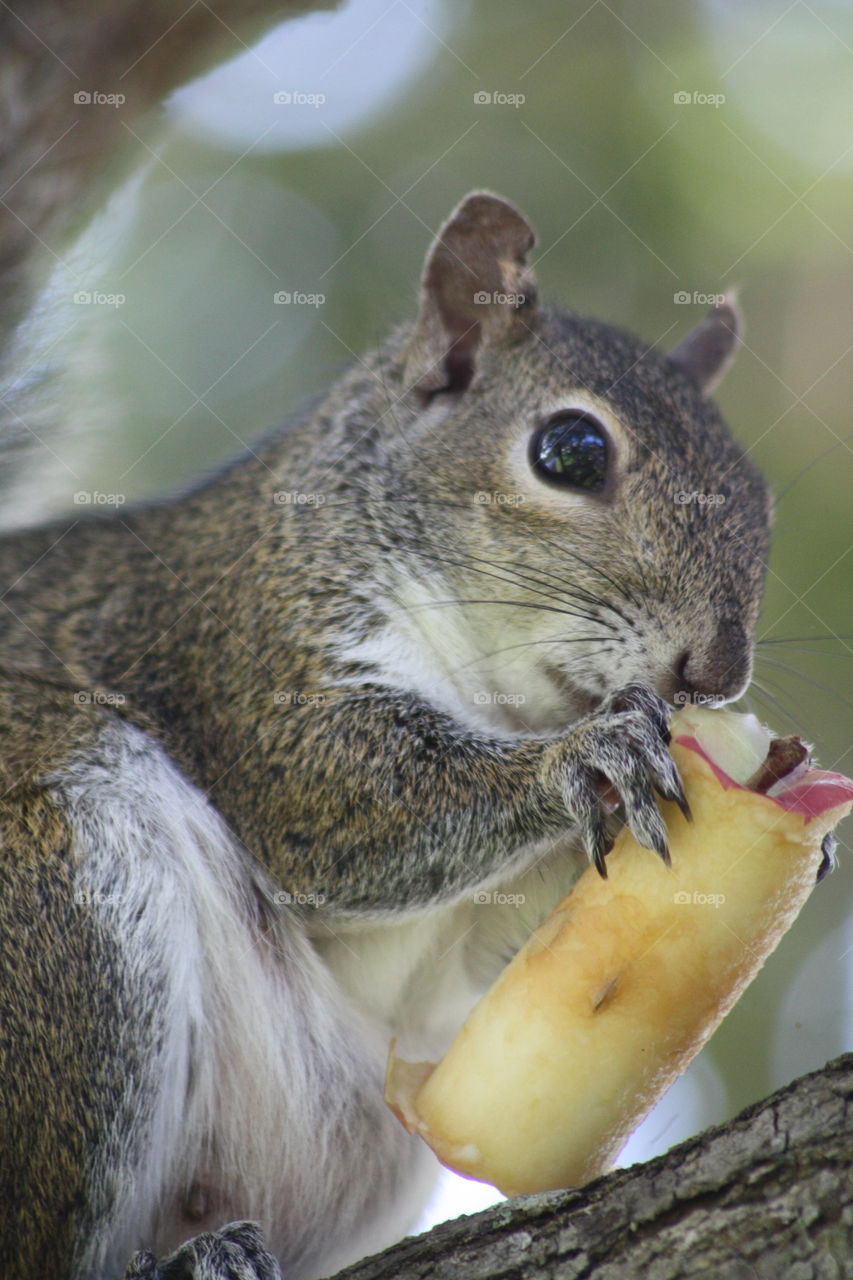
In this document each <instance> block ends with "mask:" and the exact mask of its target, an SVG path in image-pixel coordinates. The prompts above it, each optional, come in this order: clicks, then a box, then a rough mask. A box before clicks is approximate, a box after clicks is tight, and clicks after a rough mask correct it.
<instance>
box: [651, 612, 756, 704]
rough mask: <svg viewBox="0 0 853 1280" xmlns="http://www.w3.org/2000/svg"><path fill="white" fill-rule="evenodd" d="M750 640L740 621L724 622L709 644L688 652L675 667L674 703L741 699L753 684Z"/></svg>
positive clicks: (681, 655)
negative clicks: (750, 680) (751, 678)
mask: <svg viewBox="0 0 853 1280" xmlns="http://www.w3.org/2000/svg"><path fill="white" fill-rule="evenodd" d="M750 648H751V646H750V643H749V637H748V635H747V633H746V631H745V630H744V628H743V627H742V626H741V625H740V623H738V622H731V621H729V620H724V621H723V622H721V623H720V624H719V626H718V628H717V632H716V635H715V636H714V638H713V640H711V642H710V643H709V644H707V645H702V646H697V647H694V648H692V649H685V650H683V652H682V653H680V654H679V655H678V657H677V658H676V660H675V662H674V663H673V664H672V667H671V681H670V684H671V689H670V691H669V696H670V699H671V701H673V702H675V703H676V704H678V703H684V702H690V701H693V700H696V699H697V698H699V699H702V700H705V699H709V700H710V699H714V698H721V699H725V700H726V701H727V702H728V701H730V700H732V699H733V698H737V697H739V696H740V694H742V693H743V691H744V689H745V688H746V686H747V685H748V684H749V677H750V674H751V671H752V657H751V652H750Z"/></svg>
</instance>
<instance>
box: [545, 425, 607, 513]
mask: <svg viewBox="0 0 853 1280" xmlns="http://www.w3.org/2000/svg"><path fill="white" fill-rule="evenodd" d="M607 457H608V443H607V435H606V433H605V431H604V428H603V427H602V426H601V425H600V424H599V423H598V422H596V420H595V418H590V417H589V416H588V415H587V414H585V413H579V412H577V411H572V410H567V411H565V412H563V413H555V414H554V415H553V416H552V417H550V418H549V419H548V421H547V422H545V423H544V424H543V425H542V426H541V427H539V429H538V430H537V431H535V432H534V433H533V436H532V438H531V441H530V465H531V467H532V468H533V470H534V471H535V472H536V474H537V475H538V476H539V478H540V479H541V480H547V481H548V482H549V483H550V484H559V485H565V486H566V488H571V489H583V490H584V491H585V492H586V493H600V492H601V490H602V489H603V488H604V485H605V481H606V480H607Z"/></svg>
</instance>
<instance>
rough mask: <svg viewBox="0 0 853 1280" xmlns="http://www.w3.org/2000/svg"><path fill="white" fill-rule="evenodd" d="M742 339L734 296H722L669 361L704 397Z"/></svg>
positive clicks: (741, 326) (728, 294) (723, 371)
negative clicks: (675, 365) (680, 369)
mask: <svg viewBox="0 0 853 1280" xmlns="http://www.w3.org/2000/svg"><path fill="white" fill-rule="evenodd" d="M742 337H743V316H742V315H741V313H740V309H739V308H738V305H737V302H736V301H735V295H734V293H725V294H723V297H722V301H721V302H719V303H717V305H716V306H714V307H712V308H711V310H710V311H709V312H708V314H707V315H706V317H705V319H704V320H703V321H702V322H701V324H699V325H697V326H696V328H695V329H694V330H693V331H692V333H688V335H687V337H686V338H683V339H682V341H681V342H679V344H678V346H677V347H675V349H674V350H673V351H670V353H669V358H670V360H673V361H675V363H676V364H677V365H680V366H681V368H682V369H683V370H684V371H685V373H689V374H690V376H691V378H693V380H694V382H697V383H698V384H699V388H700V390H701V391H702V393H703V395H708V393H709V392H711V391H713V389H714V387H715V386H716V385H717V383H718V382H719V381H720V378H722V376H723V374H724V373H725V372H726V369H728V367H729V365H730V364H731V362H732V360H733V359H734V355H735V351H736V350H737V345H738V343H739V342H740V340H741V338H742Z"/></svg>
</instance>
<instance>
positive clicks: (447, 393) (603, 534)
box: [395, 192, 770, 727]
mask: <svg viewBox="0 0 853 1280" xmlns="http://www.w3.org/2000/svg"><path fill="white" fill-rule="evenodd" d="M533 243H534V236H533V232H532V231H531V228H530V226H529V225H528V223H527V221H526V220H525V219H524V218H523V217H522V215H521V214H520V213H519V212H518V211H517V210H516V209H514V208H513V207H512V206H511V205H510V204H508V203H507V202H506V201H504V200H502V199H500V198H498V197H497V196H494V195H491V194H489V193H486V192H475V193H473V194H471V195H469V196H467V197H466V198H465V200H463V201H462V203H461V204H460V205H459V206H458V208H457V209H456V210H455V211H454V212H453V214H452V215H451V216H450V218H449V219H448V221H447V222H446V223H445V225H444V226H443V227H442V229H441V231H440V233H439V235H438V237H437V238H436V240H435V242H434V243H433V245H432V247H431V249H430V251H429V254H428V256H427V260H426V266H425V270H424V276H423V289H422V295H421V303H420V311H419V314H418V318H417V320H416V322H415V324H414V326H413V328H412V329H411V330H409V331H408V332H407V335H406V337H405V340H404V343H403V350H402V355H401V357H400V364H399V368H400V371H401V376H402V378H403V387H404V392H403V397H402V400H401V402H400V404H401V407H402V405H403V404H405V405H406V408H407V410H408V412H406V413H404V414H401V415H399V416H398V421H397V424H396V425H395V430H399V431H400V432H401V434H402V435H404V436H405V442H404V443H403V442H400V444H399V465H400V470H401V472H402V475H401V474H400V472H398V471H397V470H396V468H395V484H396V483H398V482H399V483H401V486H402V490H403V493H402V496H403V497H404V499H405V501H404V502H403V505H402V510H403V511H405V513H406V518H405V522H402V521H401V522H400V525H399V527H398V534H399V538H400V541H401V542H402V544H403V545H405V546H407V548H408V549H411V552H412V555H411V556H408V555H407V556H405V557H404V558H403V562H402V563H403V564H405V566H406V568H405V574H406V578H407V579H408V586H409V589H408V591H405V592H404V594H406V595H407V596H408V601H407V604H409V605H411V608H410V609H409V616H410V623H411V624H412V625H417V626H418V627H419V628H420V630H421V633H423V632H424V631H426V632H428V633H429V639H430V643H431V645H432V647H433V648H434V649H438V650H441V652H442V654H443V658H444V667H445V670H446V671H447V672H448V673H449V674H450V675H451V678H452V679H453V680H454V682H455V683H456V685H457V688H458V689H460V690H461V689H466V690H468V694H467V695H466V696H472V695H471V692H470V691H471V690H472V689H474V690H476V689H477V688H479V689H481V690H487V691H490V692H489V693H488V694H487V695H484V696H488V697H489V698H496V697H500V696H501V691H502V693H503V696H504V697H505V698H511V697H512V695H513V691H515V693H516V695H518V696H527V695H526V693H525V691H528V692H529V691H531V690H533V691H534V692H533V693H532V696H531V697H530V698H528V703H531V702H533V703H535V704H536V705H537V706H538V707H539V710H538V711H536V710H534V707H533V705H521V706H519V708H518V711H519V715H518V717H517V718H518V719H519V721H529V722H535V723H537V724H538V725H539V727H550V725H551V724H552V723H553V724H559V723H560V722H561V718H562V720H564V719H565V713H566V709H567V707H569V708H571V709H573V710H574V711H575V712H577V711H581V710H584V709H586V708H588V707H591V706H593V705H595V704H596V703H597V702H598V701H599V700H600V698H601V697H602V695H604V694H605V693H607V692H609V691H610V690H613V689H615V688H617V687H619V686H620V685H623V684H626V683H628V682H629V681H641V682H644V683H647V684H650V685H652V686H653V687H654V688H656V689H657V690H658V691H659V692H660V693H661V694H662V695H663V696H664V697H666V698H667V699H669V700H670V701H673V702H676V703H678V702H681V701H687V700H691V699H692V700H704V699H708V700H711V699H720V700H728V699H732V698H736V697H738V696H739V695H740V694H741V693H742V692H743V690H744V689H745V687H746V685H747V683H748V681H749V677H750V670H751V651H752V644H753V632H754V628H755V624H756V619H757V615H758V608H759V600H760V595H761V589H762V584H763V579H764V570H765V561H766V557H767V551H768V531H769V523H770V501H769V496H768V491H767V489H766V487H765V484H764V482H763V480H762V479H761V477H760V475H759V474H758V472H757V471H756V470H755V468H754V467H753V466H752V465H751V463H750V462H749V461H748V459H747V458H746V456H745V454H744V452H743V450H742V449H740V448H739V447H738V446H737V445H736V444H735V443H734V441H733V440H732V438H731V436H730V435H729V432H728V430H727V428H726V426H725V424H724V422H723V420H722V419H721V417H720V415H719V413H718V411H717V409H716V408H715V407H714V405H713V404H712V402H711V401H710V400H709V399H708V392H709V390H710V389H711V387H712V386H713V385H714V384H715V383H716V381H717V380H718V378H719V377H720V375H721V374H722V372H723V370H724V368H725V366H726V365H727V364H728V362H729V360H730V359H731V357H732V355H733V353H734V349H735V347H736V346H737V344H738V340H739V333H740V320H739V317H738V313H737V310H736V308H735V305H734V302H733V300H731V299H730V298H725V299H724V300H723V301H722V302H721V303H720V305H718V306H716V307H714V308H713V309H712V311H711V312H710V314H709V315H708V316H707V318H706V319H705V320H704V321H703V322H702V323H701V324H700V325H699V327H698V328H697V329H696V330H695V331H694V332H693V333H691V334H690V335H689V336H688V337H687V338H685V339H684V340H683V341H682V342H681V343H680V345H679V346H678V347H676V349H675V350H674V351H672V352H670V353H669V354H668V355H664V354H662V353H660V352H658V351H656V350H655V349H654V348H652V347H650V346H648V345H647V344H645V343H643V342H641V341H640V340H639V339H637V338H634V337H633V336H631V335H630V334H627V333H625V332H623V331H622V330H620V329H616V328H613V327H611V326H609V325H606V324H601V323H598V322H596V321H591V320H587V319H584V318H581V317H579V316H577V315H574V314H572V313H570V312H567V311H565V310H563V309H562V308H559V307H545V306H541V305H540V304H539V303H538V300H537V294H536V286H535V283H534V280H533V275H532V272H531V270H530V268H529V266H528V262H527V256H528V254H529V251H530V249H531V247H532V245H533ZM403 423H405V425H402V424H403ZM403 523H405V529H404V528H403V527H402V524H403ZM398 545H399V543H398ZM413 559H414V560H417V561H418V564H417V573H416V574H415V573H414V572H413V570H414V567H415V566H414V565H413ZM415 619H417V621H416V622H415ZM456 659H458V661H457V662H456V667H455V668H454V661H456Z"/></svg>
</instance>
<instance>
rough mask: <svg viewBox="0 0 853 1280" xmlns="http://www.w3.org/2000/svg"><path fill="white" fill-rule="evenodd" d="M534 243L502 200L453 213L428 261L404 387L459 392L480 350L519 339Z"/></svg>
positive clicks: (530, 302) (483, 200)
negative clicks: (493, 343) (489, 344)
mask: <svg viewBox="0 0 853 1280" xmlns="http://www.w3.org/2000/svg"><path fill="white" fill-rule="evenodd" d="M534 242H535V236H534V234H533V231H532V229H531V227H530V224H529V223H528V221H527V219H526V218H524V217H523V216H522V214H520V213H519V212H518V210H517V209H515V208H514V207H513V206H512V205H511V204H509V203H508V202H507V201H506V200H502V199H501V198H500V196H495V195H492V194H491V192H489V191H472V192H471V193H470V195H467V196H466V197H465V199H464V200H463V201H462V203H461V204H459V205H457V207H456V208H455V209H454V210H453V213H451V215H450V217H449V218H448V219H447V221H446V222H445V224H444V226H443V227H442V228H441V230H440V231H439V233H438V235H437V236H436V238H435V240H434V241H433V243H432V246H431V248H430V251H429V253H428V254H427V259H426V264H425V266H424V274H423V280H422V290H421V304H420V310H419V312H418V319H417V323H416V325H415V331H414V334H413V336H412V340H411V343H410V346H409V352H408V358H407V361H406V368H405V380H406V383H407V385H409V386H411V387H414V388H415V389H417V390H418V391H421V392H423V393H425V394H430V393H432V392H435V391H462V390H464V389H465V387H467V386H468V384H469V383H470V381H471V379H472V377H473V376H474V367H475V363H476V358H477V351H478V349H479V348H480V347H481V346H483V345H484V344H485V343H487V342H495V341H498V342H499V341H506V340H509V341H511V340H512V337H513V335H514V334H516V333H521V332H523V329H524V326H525V324H526V323H528V322H529V320H530V316H531V314H532V312H533V310H534V309H535V306H536V283H535V281H534V278H533V273H532V271H531V270H530V268H529V267H528V265H527V262H526V258H527V254H528V252H529V250H530V249H531V247H532V246H533V244H534Z"/></svg>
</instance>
